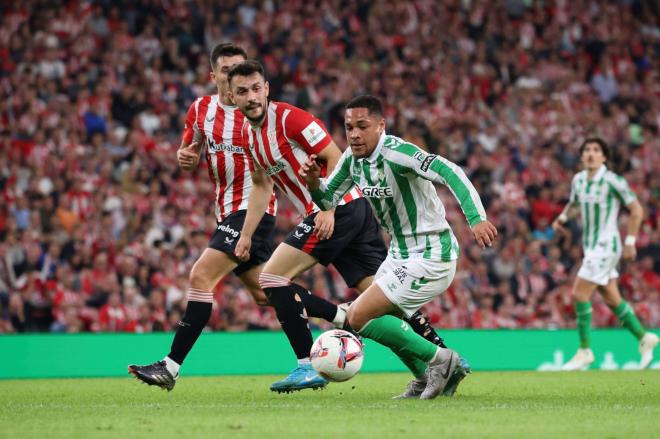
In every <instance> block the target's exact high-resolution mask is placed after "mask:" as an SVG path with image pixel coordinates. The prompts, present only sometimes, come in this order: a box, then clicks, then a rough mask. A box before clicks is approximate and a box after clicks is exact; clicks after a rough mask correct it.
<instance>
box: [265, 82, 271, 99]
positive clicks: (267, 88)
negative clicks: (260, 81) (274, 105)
mask: <svg viewBox="0 0 660 439" xmlns="http://www.w3.org/2000/svg"><path fill="white" fill-rule="evenodd" d="M264 88H265V89H266V97H268V93H269V92H270V85H269V84H268V81H266V82H264Z"/></svg>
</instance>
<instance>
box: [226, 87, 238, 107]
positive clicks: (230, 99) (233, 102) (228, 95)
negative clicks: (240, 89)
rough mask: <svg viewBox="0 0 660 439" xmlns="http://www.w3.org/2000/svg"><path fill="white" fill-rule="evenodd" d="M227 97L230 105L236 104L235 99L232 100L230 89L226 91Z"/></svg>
mask: <svg viewBox="0 0 660 439" xmlns="http://www.w3.org/2000/svg"><path fill="white" fill-rule="evenodd" d="M227 97H228V98H229V101H230V102H231V104H232V105H236V101H235V100H234V93H232V92H231V90H229V91H228V92H227Z"/></svg>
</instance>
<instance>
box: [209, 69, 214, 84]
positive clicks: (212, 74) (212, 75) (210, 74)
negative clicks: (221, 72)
mask: <svg viewBox="0 0 660 439" xmlns="http://www.w3.org/2000/svg"><path fill="white" fill-rule="evenodd" d="M209 77H210V78H211V81H213V82H215V72H214V71H213V70H211V72H210V73H209Z"/></svg>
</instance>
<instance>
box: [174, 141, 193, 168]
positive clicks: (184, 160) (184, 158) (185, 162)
mask: <svg viewBox="0 0 660 439" xmlns="http://www.w3.org/2000/svg"><path fill="white" fill-rule="evenodd" d="M176 159H177V161H178V162H179V166H180V167H181V169H183V170H184V171H192V170H193V169H195V168H196V167H197V164H198V163H199V142H193V143H191V144H190V145H188V146H186V147H183V148H179V150H178V151H177V152H176Z"/></svg>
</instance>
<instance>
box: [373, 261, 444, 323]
mask: <svg viewBox="0 0 660 439" xmlns="http://www.w3.org/2000/svg"><path fill="white" fill-rule="evenodd" d="M455 274H456V261H450V262H442V261H431V260H428V259H422V258H416V259H393V258H392V257H391V256H387V258H386V259H385V261H384V262H383V264H382V265H381V266H380V268H379V269H378V272H377V273H376V276H375V278H374V283H376V285H378V286H379V287H380V289H381V290H383V293H385V296H387V298H388V299H389V300H390V302H392V303H393V304H394V305H396V306H397V307H398V308H399V309H401V311H403V313H404V314H405V316H406V317H410V316H412V315H413V314H415V312H417V310H419V309H420V308H421V307H422V306H423V305H425V304H427V303H429V302H430V301H431V300H433V299H435V298H436V297H438V296H439V295H440V294H441V293H444V292H445V290H446V289H447V288H448V287H449V285H451V282H452V280H453V279H454V275H455Z"/></svg>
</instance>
